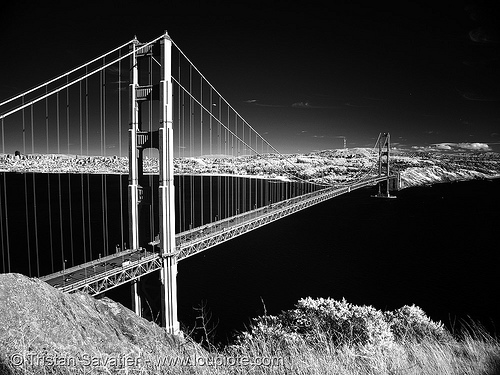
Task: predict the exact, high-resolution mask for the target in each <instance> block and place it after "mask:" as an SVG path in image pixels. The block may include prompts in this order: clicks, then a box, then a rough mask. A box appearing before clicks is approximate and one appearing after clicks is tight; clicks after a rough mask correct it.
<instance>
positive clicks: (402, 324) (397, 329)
mask: <svg viewBox="0 0 500 375" xmlns="http://www.w3.org/2000/svg"><path fill="white" fill-rule="evenodd" d="M384 315H385V319H386V321H387V322H388V323H389V325H390V328H391V332H392V334H393V335H394V338H395V339H396V340H398V341H399V342H402V341H407V340H411V341H417V342H421V341H422V340H425V339H428V338H433V339H436V340H439V341H448V340H451V335H450V333H449V332H448V331H447V330H446V328H445V327H444V325H443V324H442V323H441V322H434V321H432V320H431V319H430V318H429V317H428V316H427V315H425V312H424V311H423V310H422V309H421V308H420V307H418V306H415V305H412V306H403V307H401V308H400V309H397V310H395V311H386V312H385V313H384Z"/></svg>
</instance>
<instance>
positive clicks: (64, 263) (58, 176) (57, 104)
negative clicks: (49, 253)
mask: <svg viewBox="0 0 500 375" xmlns="http://www.w3.org/2000/svg"><path fill="white" fill-rule="evenodd" d="M56 112H57V113H56V126H57V154H58V155H59V157H60V156H61V138H60V114H59V92H57V94H56ZM57 181H58V193H59V232H60V236H59V238H60V241H61V264H62V265H63V268H64V267H65V265H66V259H65V256H64V229H63V213H62V189H61V173H60V172H58V173H57Z"/></svg>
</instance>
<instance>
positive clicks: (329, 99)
mask: <svg viewBox="0 0 500 375" xmlns="http://www.w3.org/2000/svg"><path fill="white" fill-rule="evenodd" d="M47 3H48V4H44V3H42V2H36V3H35V2H34V3H29V2H23V1H18V2H15V3H14V2H13V3H12V4H10V5H8V6H7V8H6V9H4V10H2V13H1V14H0V34H1V36H0V40H1V42H2V53H1V56H2V59H1V61H2V62H1V66H2V71H1V73H0V76H1V82H0V100H3V99H5V98H8V97H10V96H12V95H14V94H16V93H18V92H20V91H22V90H23V89H27V88H29V87H32V86H33V85H35V84H37V83H40V82H42V81H44V80H47V79H49V78H52V77H54V76H56V75H58V74H61V73H63V72H65V71H67V70H69V69H71V68H73V67H75V66H78V65H80V64H82V63H84V62H86V61H88V60H90V59H91V58H93V57H96V56H98V55H100V54H102V53H103V52H106V51H108V50H110V49H112V48H114V47H115V46H118V45H120V44H122V43H124V42H126V41H127V40H130V39H132V38H133V36H134V35H137V38H138V39H139V40H140V41H143V42H145V41H148V40H150V39H153V38H154V37H156V36H159V35H160V34H162V33H163V31H164V30H167V31H168V33H169V35H170V36H171V37H172V39H173V40H174V41H175V43H176V44H177V45H178V46H179V47H180V48H181V49H182V50H183V51H184V52H185V53H186V55H187V56H188V57H189V58H190V59H191V61H193V63H194V64H195V65H196V66H197V67H198V68H199V69H200V70H201V71H202V73H203V74H204V75H205V76H206V77H207V78H208V79H209V80H210V81H211V82H212V84H213V85H214V86H215V87H216V88H217V90H218V91H219V92H221V93H222V95H223V96H224V97H225V98H226V99H227V100H228V101H229V103H231V105H232V106H233V107H234V108H236V109H237V110H238V112H239V113H240V114H241V115H242V116H243V117H244V118H245V119H246V120H247V121H248V122H249V123H250V124H251V125H252V126H253V127H254V128H255V129H257V130H258V131H259V132H260V133H261V134H263V135H264V136H265V137H266V138H267V139H268V140H269V141H270V142H271V143H272V144H273V145H275V146H276V147H277V148H278V149H280V150H281V151H282V152H294V151H297V150H300V151H310V150H315V149H329V148H340V147H342V145H343V139H342V137H346V138H347V145H348V147H358V146H359V147H369V146H373V143H374V141H375V138H376V137H377V135H378V133H379V132H381V131H389V132H390V133H391V135H392V140H393V143H395V145H396V147H400V148H406V149H411V148H414V149H422V148H434V149H492V150H495V151H500V34H499V28H498V25H500V18H499V14H500V12H499V6H498V2H493V1H491V2H488V1H479V0H473V1H471V2H465V3H463V2H459V1H457V2H448V1H443V2H439V1H433V2H430V1H429V2H427V1H419V2H414V3H412V2H407V1H398V2H377V1H371V2H365V4H363V5H355V4H351V3H350V2H336V1H330V2H319V1H307V2H290V1H269V2H256V1H253V2H252V1H247V2H237V1H217V0H213V1H184V2H171V1H163V2H156V3H153V2H147V1H137V2H127V1H121V2H105V1H102V2H100V3H88V2H70V1H65V2H57V1H53V2H47ZM450 3H451V4H450Z"/></svg>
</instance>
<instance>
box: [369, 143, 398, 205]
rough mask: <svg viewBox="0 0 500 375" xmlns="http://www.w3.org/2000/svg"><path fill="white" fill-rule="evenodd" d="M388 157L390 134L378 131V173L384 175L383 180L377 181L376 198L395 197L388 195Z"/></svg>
mask: <svg viewBox="0 0 500 375" xmlns="http://www.w3.org/2000/svg"><path fill="white" fill-rule="evenodd" d="M390 157H391V135H390V134H389V133H380V136H379V138H378V175H379V177H383V176H385V177H386V180H385V181H381V182H379V183H378V194H377V195H374V197H376V198H396V197H395V196H393V195H390V193H389V192H390V190H392V189H391V176H390Z"/></svg>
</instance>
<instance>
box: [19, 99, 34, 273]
mask: <svg viewBox="0 0 500 375" xmlns="http://www.w3.org/2000/svg"><path fill="white" fill-rule="evenodd" d="M22 102H23V104H24V96H23V98H22ZM22 123H23V155H26V120H25V116H24V109H23V110H22ZM23 157H25V156H23ZM24 203H25V218H26V244H27V246H28V248H27V250H28V276H30V277H31V276H33V274H32V272H31V242H30V237H31V233H30V226H29V209H28V182H27V176H26V173H24Z"/></svg>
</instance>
